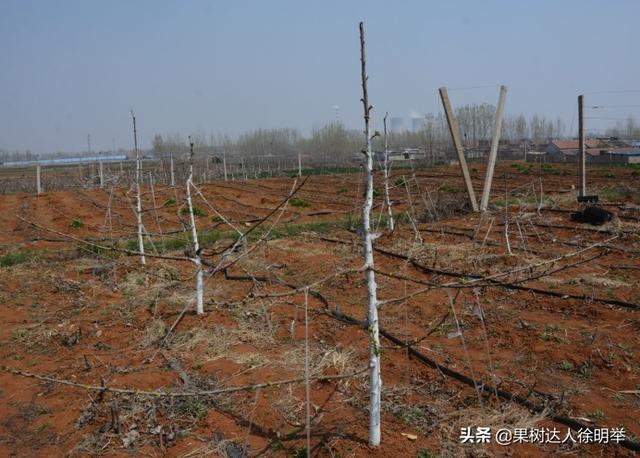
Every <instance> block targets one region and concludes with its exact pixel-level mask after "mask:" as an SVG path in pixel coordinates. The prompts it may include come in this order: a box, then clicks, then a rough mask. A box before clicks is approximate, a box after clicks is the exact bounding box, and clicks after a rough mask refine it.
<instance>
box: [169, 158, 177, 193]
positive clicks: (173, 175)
mask: <svg viewBox="0 0 640 458" xmlns="http://www.w3.org/2000/svg"><path fill="white" fill-rule="evenodd" d="M170 168H171V187H172V188H175V186H176V176H175V174H174V173H173V154H171V167H170Z"/></svg>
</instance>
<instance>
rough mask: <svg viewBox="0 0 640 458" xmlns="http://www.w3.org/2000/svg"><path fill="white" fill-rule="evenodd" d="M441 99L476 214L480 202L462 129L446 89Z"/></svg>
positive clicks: (443, 90)
mask: <svg viewBox="0 0 640 458" xmlns="http://www.w3.org/2000/svg"><path fill="white" fill-rule="evenodd" d="M440 98H441V99H442V106H443V107H444V112H445V114H446V116H447V124H448V125H449V133H450V134H451V139H452V140H453V146H454V147H455V149H456V154H457V155H458V162H459V163H460V169H462V176H463V177H464V183H465V185H466V187H467V194H468V195H469V202H471V208H473V211H474V212H477V211H478V201H476V194H475V192H474V191H473V184H472V183H471V176H470V175H469V168H468V167H467V160H466V159H465V157H464V149H463V148H462V142H461V141H460V129H459V128H458V122H457V121H456V118H455V116H454V114H453V110H452V109H451V102H449V94H448V93H447V88H446V87H444V86H443V87H441V88H440Z"/></svg>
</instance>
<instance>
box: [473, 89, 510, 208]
mask: <svg viewBox="0 0 640 458" xmlns="http://www.w3.org/2000/svg"><path fill="white" fill-rule="evenodd" d="M506 98H507V86H500V98H499V99H498V110H497V111H496V124H495V127H494V129H493V138H492V139H491V150H490V151H489V162H488V163H487V175H486V177H485V179H484V188H483V190H482V200H481V202H480V211H483V212H484V211H487V206H488V205H489V197H490V195H491V182H492V181H493V170H494V169H495V166H496V158H497V156H498V144H499V143H500V133H501V131H502V118H503V116H504V102H505V99H506Z"/></svg>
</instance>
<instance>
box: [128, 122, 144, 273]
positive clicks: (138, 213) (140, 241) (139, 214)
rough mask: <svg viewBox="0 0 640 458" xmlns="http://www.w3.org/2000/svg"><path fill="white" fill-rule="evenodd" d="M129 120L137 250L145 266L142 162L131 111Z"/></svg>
mask: <svg viewBox="0 0 640 458" xmlns="http://www.w3.org/2000/svg"><path fill="white" fill-rule="evenodd" d="M131 118H132V119H133V146H134V149H135V153H136V180H135V181H136V221H137V223H138V250H139V251H140V262H141V263H142V264H146V260H145V257H144V241H143V237H142V236H143V231H144V226H143V225H142V200H141V197H140V180H141V179H142V176H141V174H142V162H141V161H140V152H139V151H138V131H137V130H136V115H135V114H134V113H133V110H131Z"/></svg>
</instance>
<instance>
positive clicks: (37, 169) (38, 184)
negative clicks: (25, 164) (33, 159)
mask: <svg viewBox="0 0 640 458" xmlns="http://www.w3.org/2000/svg"><path fill="white" fill-rule="evenodd" d="M36 190H37V192H38V194H42V182H41V181H40V164H36Z"/></svg>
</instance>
